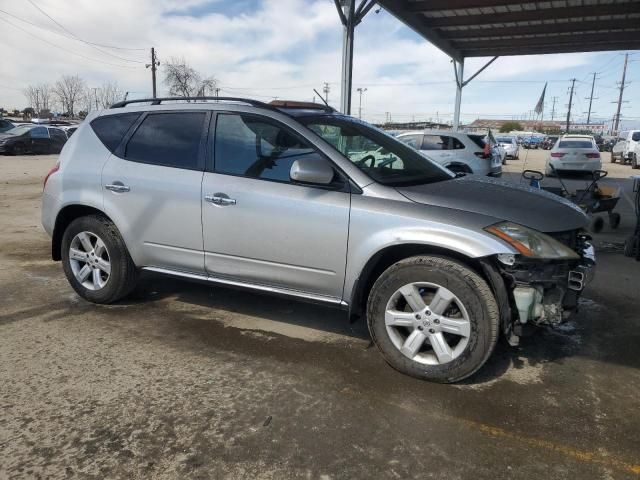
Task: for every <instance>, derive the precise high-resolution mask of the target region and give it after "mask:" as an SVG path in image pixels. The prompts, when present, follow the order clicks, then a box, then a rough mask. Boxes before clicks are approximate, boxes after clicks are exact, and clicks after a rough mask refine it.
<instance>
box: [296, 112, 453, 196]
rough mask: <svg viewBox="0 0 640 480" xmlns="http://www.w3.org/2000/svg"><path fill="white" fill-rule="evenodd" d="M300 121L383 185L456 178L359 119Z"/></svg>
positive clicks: (341, 118)
mask: <svg viewBox="0 0 640 480" xmlns="http://www.w3.org/2000/svg"><path fill="white" fill-rule="evenodd" d="M299 121H300V122H301V123H303V124H305V125H306V126H307V127H309V128H310V129H311V130H312V131H314V132H315V133H316V134H318V135H319V136H320V137H322V138H323V139H324V140H326V141H327V142H328V143H330V144H331V145H332V146H333V147H334V148H335V149H336V150H338V151H339V152H340V153H341V154H342V155H344V156H345V157H346V158H347V159H349V160H350V161H351V162H353V163H354V164H355V165H356V166H357V167H358V168H359V169H360V170H362V171H363V172H364V173H365V174H367V175H368V176H369V177H371V178H372V179H373V180H375V181H377V182H379V183H381V184H383V185H389V186H401V185H419V184H423V183H433V182H439V181H442V180H448V179H450V178H453V174H451V173H450V172H448V171H447V170H445V169H444V168H442V167H440V166H438V165H436V164H435V163H433V162H432V161H431V160H429V159H427V158H426V157H424V156H423V155H421V154H420V153H418V152H417V151H415V150H413V149H412V148H411V147H409V146H408V145H405V144H404V143H402V142H401V141H399V140H397V139H395V138H393V137H391V136H390V135H387V134H386V133H384V132H382V131H380V130H378V129H376V128H374V127H372V126H370V125H368V124H366V123H365V122H362V121H359V120H356V119H355V118H350V117H341V116H335V115H331V116H329V115H326V116H320V117H307V118H304V117H303V118H300V120H299ZM363 147H366V149H365V150H363Z"/></svg>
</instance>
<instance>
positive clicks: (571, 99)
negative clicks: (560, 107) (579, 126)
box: [567, 78, 576, 133]
mask: <svg viewBox="0 0 640 480" xmlns="http://www.w3.org/2000/svg"><path fill="white" fill-rule="evenodd" d="M575 85H576V79H575V78H572V79H571V93H569V109H568V110H567V133H569V122H570V121H571V105H572V104H573V89H574V88H575Z"/></svg>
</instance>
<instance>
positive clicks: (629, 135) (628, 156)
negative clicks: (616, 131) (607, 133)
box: [611, 130, 640, 168]
mask: <svg viewBox="0 0 640 480" xmlns="http://www.w3.org/2000/svg"><path fill="white" fill-rule="evenodd" d="M638 153H640V130H626V131H623V132H620V135H618V141H617V142H616V144H615V145H614V146H613V149H612V151H611V162H612V163H615V162H616V160H620V163H626V162H630V163H631V165H632V166H633V168H638V161H637V160H638V158H639V157H638ZM634 155H635V157H634ZM634 159H635V163H634Z"/></svg>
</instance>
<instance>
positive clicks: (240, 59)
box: [0, 0, 600, 120]
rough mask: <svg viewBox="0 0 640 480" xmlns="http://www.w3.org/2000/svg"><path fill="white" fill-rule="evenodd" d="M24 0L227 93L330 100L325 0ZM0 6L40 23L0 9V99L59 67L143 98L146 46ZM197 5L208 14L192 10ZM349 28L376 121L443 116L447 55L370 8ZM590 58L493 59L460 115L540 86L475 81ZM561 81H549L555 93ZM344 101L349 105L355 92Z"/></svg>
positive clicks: (337, 46)
mask: <svg viewBox="0 0 640 480" xmlns="http://www.w3.org/2000/svg"><path fill="white" fill-rule="evenodd" d="M34 1H35V2H37V5H39V6H40V7H41V8H42V9H44V10H45V11H47V12H48V13H49V14H51V15H52V16H53V17H54V18H55V19H56V20H58V21H59V22H60V23H62V24H63V25H64V26H65V27H67V28H68V29H69V30H70V31H72V32H74V33H75V34H76V35H77V36H78V37H81V38H83V39H87V40H90V41H92V42H95V43H100V44H108V45H118V46H123V47H132V48H140V47H144V48H148V47H151V46H152V45H153V46H155V47H156V49H157V52H158V55H159V58H160V60H161V62H163V61H164V60H167V59H169V58H170V57H172V56H184V57H185V58H186V59H187V61H188V62H189V63H191V64H192V65H193V66H194V67H195V68H196V69H198V70H199V71H201V72H202V73H203V74H205V75H214V76H215V77H216V78H217V79H219V81H220V86H221V88H222V89H223V90H222V91H223V93H225V94H237V95H247V96H259V97H258V98H262V99H269V98H270V97H275V96H277V97H279V98H285V97H287V98H298V99H304V100H311V98H312V97H313V95H314V94H313V91H312V88H313V87H314V86H315V87H316V88H318V89H321V88H322V84H323V82H325V81H326V82H331V93H330V100H331V101H332V103H333V104H334V105H337V104H338V99H339V86H338V81H339V78H340V54H341V53H340V51H341V41H342V31H341V25H340V23H339V20H338V16H337V13H336V11H335V7H334V4H333V2H332V1H330V0H263V1H261V2H257V4H258V6H257V7H256V8H255V10H247V11H244V12H242V13H236V14H235V15H227V14H225V13H224V12H225V10H229V8H228V7H229V6H230V5H231V3H230V2H225V1H223V0H217V1H216V0H213V1H212V0H160V1H157V0H155V1H154V0H136V1H131V0H109V1H108V2H96V1H88V0H85V1H82V0H68V1H67V2H60V1H58V0H34ZM0 8H1V9H2V10H5V11H7V12H10V13H12V14H14V15H16V16H18V17H21V18H23V19H25V20H28V21H29V22H33V23H34V24H36V25H39V26H41V27H43V28H37V27H35V26H32V25H29V24H25V23H22V22H20V21H19V20H16V19H14V18H11V17H8V16H7V15H5V14H3V13H1V12H0V18H2V19H5V20H9V21H10V22H11V23H12V24H14V25H16V26H19V27H21V28H23V29H24V30H26V31H27V32H28V33H25V32H23V31H20V30H17V29H16V28H14V27H13V26H10V25H8V24H6V23H5V22H0V24H1V25H2V26H3V43H2V45H1V46H0V53H1V54H2V58H3V63H4V65H5V67H4V68H3V71H2V72H1V73H0V105H2V106H5V107H10V108H13V107H18V108H23V107H24V106H26V100H25V99H24V97H23V95H22V93H21V91H20V90H21V89H22V88H23V87H25V86H26V85H27V84H30V83H41V82H46V81H49V82H52V81H55V79H56V78H58V77H59V76H60V75H63V74H78V75H80V76H81V77H83V78H85V80H86V81H87V84H88V85H89V86H99V85H101V84H102V83H103V82H105V81H117V82H118V83H119V84H120V85H121V86H122V88H123V89H124V90H127V91H130V92H132V94H131V96H132V97H141V96H148V95H150V92H151V80H150V72H149V70H148V69H145V67H144V62H148V61H149V59H148V56H149V54H148V51H147V50H145V51H124V50H111V49H103V50H106V51H108V52H110V53H112V55H115V56H121V57H126V58H129V59H135V60H137V61H140V62H143V63H132V62H125V61H123V60H120V59H117V58H114V57H113V56H107V55H105V54H104V53H101V52H99V51H96V50H95V49H94V48H91V47H90V46H88V45H85V44H83V43H81V42H78V41H76V40H73V39H69V38H65V36H64V35H68V34H66V33H65V32H61V30H60V29H59V28H58V27H57V26H56V25H54V24H53V23H52V22H51V21H50V20H48V19H47V18H46V17H45V16H44V15H42V13H41V12H39V11H38V10H36V9H35V8H34V7H33V6H32V5H31V4H30V3H28V2H21V3H19V4H18V3H17V2H4V3H2V4H0ZM195 10H197V11H199V12H206V11H208V12H210V13H203V14H200V15H198V16H191V15H190V12H193V11H195ZM52 31H57V32H59V33H62V35H60V34H54V33H52ZM33 35H37V36H38V37H41V38H42V39H44V40H47V41H49V42H51V43H53V44H55V45H56V46H52V45H49V44H47V43H44V42H43V41H42V40H40V39H38V38H35V37H34V36H33ZM356 35H357V36H356V44H355V69H354V87H357V86H364V87H367V88H368V90H367V92H366V94H365V95H364V97H363V110H364V112H365V116H366V118H368V119H370V120H382V119H384V117H385V112H391V114H392V116H393V118H396V119H405V120H408V119H410V118H411V117H412V116H415V115H417V116H418V117H419V118H424V117H426V118H429V117H433V118H435V117H436V114H437V115H438V116H443V115H444V116H446V115H447V114H450V113H451V112H452V110H453V97H454V90H455V88H454V83H453V71H452V67H451V64H450V60H449V58H448V57H447V56H446V55H444V54H443V53H442V52H440V51H439V50H437V49H436V48H435V47H433V46H432V45H430V44H428V43H427V42H426V41H424V40H422V39H420V38H418V37H417V36H415V35H412V34H411V33H410V32H408V30H407V29H406V27H403V26H402V25H401V24H400V22H398V21H397V20H396V19H394V18H392V17H391V16H390V15H387V14H385V13H384V12H382V13H381V14H380V15H375V14H374V13H373V12H371V13H370V14H369V15H368V16H367V17H366V18H365V20H364V21H363V23H362V24H361V25H360V26H358V28H357V33H356ZM58 47H62V48H64V49H67V50H68V51H63V50H61V49H60V48H58ZM70 52H75V53H78V54H81V55H83V56H84V57H89V58H91V59H93V60H88V59H86V58H81V57H79V56H77V55H74V54H72V53H70ZM596 57H597V56H596V55H595V54H568V55H552V56H544V57H540V56H530V57H508V58H500V59H498V61H497V62H495V63H494V64H493V65H491V66H490V67H489V68H488V69H487V70H486V71H485V72H483V73H482V74H481V75H480V77H478V81H477V82H475V81H474V82H472V83H471V84H470V85H469V86H468V87H466V89H465V93H464V97H463V98H464V101H465V103H463V113H467V112H468V113H467V115H468V116H474V115H476V113H482V112H486V113H493V112H495V113H499V112H504V113H507V112H512V111H513V110H516V111H515V112H513V113H518V112H519V111H520V110H522V111H525V110H528V109H530V108H532V105H533V104H535V101H536V100H537V95H539V91H540V89H541V85H537V84H534V85H526V86H521V87H520V88H519V89H514V88H511V89H509V88H503V87H502V86H500V85H497V84H489V83H482V81H489V80H491V81H496V80H497V81H501V80H511V79H520V80H527V79H536V80H540V81H544V79H545V78H554V76H555V78H558V75H560V78H562V75H564V76H565V77H566V78H569V77H570V76H571V75H572V70H575V69H581V68H587V67H588V66H589V65H590V63H592V62H593V61H594V59H595V58H596ZM598 58H600V57H598ZM483 61H486V60H479V59H472V60H469V61H468V62H467V68H466V71H467V72H468V73H467V75H468V74H470V73H472V72H473V71H475V70H476V69H477V68H478V67H479V66H480V65H481V64H482V62H483ZM105 63H111V64H116V65H119V66H112V65H106V64H105ZM7 66H10V67H8V68H7ZM123 67H129V68H123ZM132 67H133V68H132ZM161 79H162V67H161V69H160V72H159V90H160V92H161V93H163V92H164V90H165V87H164V85H162V81H161ZM6 87H10V88H6ZM288 87H291V88H288ZM512 87H513V85H512ZM564 88H565V86H564V84H562V85H561V86H560V83H558V90H560V89H562V90H564ZM505 92H509V98H505V95H506V93H505ZM534 97H536V98H534ZM496 98H500V101H496ZM353 106H354V111H356V112H357V106H358V97H357V93H356V94H355V95H354V101H353Z"/></svg>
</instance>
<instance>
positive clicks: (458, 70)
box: [453, 58, 464, 132]
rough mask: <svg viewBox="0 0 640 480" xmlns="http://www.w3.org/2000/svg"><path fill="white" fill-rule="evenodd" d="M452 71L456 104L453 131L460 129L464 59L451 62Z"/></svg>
mask: <svg viewBox="0 0 640 480" xmlns="http://www.w3.org/2000/svg"><path fill="white" fill-rule="evenodd" d="M453 71H454V72H455V74H456V104H455V109H454V112H453V131H454V132H457V131H458V128H459V127H460V105H461V104H462V88H463V87H464V82H463V81H462V79H463V78H464V58H463V59H462V60H460V61H459V62H457V61H455V60H453Z"/></svg>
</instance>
